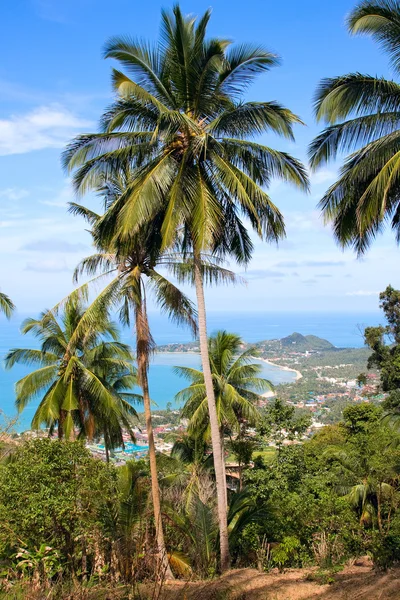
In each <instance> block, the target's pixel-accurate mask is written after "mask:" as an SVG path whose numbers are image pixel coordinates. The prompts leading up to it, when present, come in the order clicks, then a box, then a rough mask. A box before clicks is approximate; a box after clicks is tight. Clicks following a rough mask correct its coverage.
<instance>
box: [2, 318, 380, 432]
mask: <svg viewBox="0 0 400 600" xmlns="http://www.w3.org/2000/svg"><path fill="white" fill-rule="evenodd" d="M26 316H28V315H21V314H17V315H14V317H13V318H12V319H11V321H6V320H5V319H4V318H1V320H0V411H1V414H0V424H1V420H4V416H6V417H7V418H13V417H14V416H16V410H15V394H14V385H15V382H16V381H18V380H19V379H21V378H22V377H24V376H25V375H26V374H28V373H29V372H30V370H31V369H30V368H27V367H23V366H20V365H16V366H15V367H13V368H12V369H11V370H5V369H4V362H3V361H4V356H5V355H6V353H7V352H8V351H9V350H10V349H11V348H36V347H37V342H36V340H35V339H34V338H33V337H32V336H31V335H26V336H23V335H21V333H20V325H21V322H22V321H23V320H24V318H25V317H26ZM30 316H32V315H30ZM149 320H150V326H151V331H152V334H153V337H154V340H155V342H156V344H158V345H166V344H170V343H186V342H189V341H191V340H192V337H191V334H190V332H189V331H188V330H187V329H184V328H179V327H177V326H175V325H174V324H173V323H171V322H170V321H168V319H167V318H164V317H162V316H161V315H159V314H158V313H157V314H156V313H154V314H150V316H149ZM381 321H382V317H381V315H380V314H379V313H378V312H376V313H343V312H341V313H339V312H337V313H335V312H329V313H328V312H301V313H300V312H299V313H294V312H293V313H292V312H290V313H289V312H273V313H272V312H243V313H232V312H228V311H227V312H210V313H209V314H208V332H209V333H210V334H212V333H213V332H215V331H217V330H219V329H225V330H226V331H229V332H231V333H236V334H239V335H240V336H241V337H242V339H243V340H244V341H246V342H258V341H261V340H266V339H280V338H282V337H285V336H287V335H290V334H292V333H294V332H297V333H301V334H303V335H310V334H311V335H317V336H319V337H321V338H325V339H327V340H328V341H330V342H331V343H332V344H334V345H335V346H337V347H340V348H359V347H362V346H363V343H364V342H363V335H362V332H363V330H364V328H365V327H366V326H372V325H378V324H379V323H380V322H381ZM122 339H123V341H124V342H126V343H130V344H132V346H133V345H134V334H133V332H131V331H129V330H123V331H122ZM260 364H261V365H262V377H265V378H266V379H269V380H270V381H271V382H272V383H273V384H275V385H276V384H279V383H290V382H291V381H294V379H295V373H294V372H293V371H284V370H282V369H280V368H279V367H275V366H272V365H268V364H266V363H264V362H261V363H260ZM175 366H188V367H194V368H200V357H199V356H198V355H197V354H193V353H186V352H182V353H181V352H180V353H168V352H157V353H156V354H155V355H154V357H153V359H152V363H151V367H150V373H149V383H150V394H151V398H152V401H153V406H154V408H155V409H165V408H166V407H167V404H168V403H171V406H172V408H178V405H177V404H176V402H175V399H174V398H175V395H176V394H177V392H178V391H179V390H181V389H182V388H183V387H185V386H186V382H185V380H182V379H181V378H180V377H179V376H178V375H176V374H175V373H174V367H175ZM38 402H39V400H37V401H32V402H31V404H30V405H29V406H27V407H26V409H25V410H24V411H23V412H22V413H21V414H20V415H19V418H18V422H17V423H16V425H15V426H14V428H15V429H16V430H17V431H24V430H26V429H29V427H30V422H31V420H32V417H33V414H34V412H35V410H36V407H37V405H38ZM137 409H138V410H139V411H140V406H138V407H137Z"/></svg>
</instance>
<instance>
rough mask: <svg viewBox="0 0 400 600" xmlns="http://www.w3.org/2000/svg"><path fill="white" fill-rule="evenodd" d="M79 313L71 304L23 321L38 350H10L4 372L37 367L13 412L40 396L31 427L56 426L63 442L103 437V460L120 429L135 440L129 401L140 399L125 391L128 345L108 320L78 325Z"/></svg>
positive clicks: (131, 377) (130, 374)
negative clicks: (59, 313) (75, 437)
mask: <svg viewBox="0 0 400 600" xmlns="http://www.w3.org/2000/svg"><path fill="white" fill-rule="evenodd" d="M84 310H85V309H84V306H83V305H82V304H81V303H80V302H77V301H76V300H74V301H72V300H70V301H69V302H68V303H67V304H66V306H65V311H64V313H63V315H62V316H61V319H57V317H56V316H55V314H54V313H52V312H44V313H42V315H41V316H40V318H39V319H31V318H29V319H26V320H25V321H24V323H23V325H22V333H23V334H27V333H30V332H31V333H33V335H34V336H35V337H36V338H37V339H39V340H40V344H41V347H40V349H39V350H33V349H21V348H19V349H12V350H10V352H9V353H8V354H7V356H6V358H5V364H6V368H8V369H10V368H12V367H13V366H14V365H15V364H23V365H26V366H33V365H35V366H36V365H37V367H38V368H37V369H36V370H34V371H32V372H31V373H29V374H28V375H26V376H25V377H23V378H22V379H20V380H19V381H18V382H17V384H16V406H17V409H18V412H21V411H23V410H24V408H25V407H26V405H27V404H28V403H29V402H31V401H32V400H34V399H37V398H41V400H40V403H39V406H38V408H37V410H36V412H35V414H34V417H33V420H32V428H34V429H39V428H40V426H41V425H42V424H44V425H45V426H46V427H48V428H49V431H50V433H52V432H53V431H54V429H55V428H56V427H57V429H58V437H59V438H62V437H65V438H67V439H69V438H71V437H72V436H73V435H74V432H75V430H77V431H78V435H79V436H81V437H86V438H88V439H93V438H94V437H95V436H96V437H97V436H99V435H104V441H105V447H106V453H107V458H108V453H109V450H110V449H111V448H115V447H117V446H121V445H123V443H124V441H123V435H122V434H123V428H125V429H127V430H128V431H129V432H130V434H131V437H132V439H134V433H133V430H132V419H133V418H134V417H137V414H136V411H135V409H134V408H133V406H132V405H131V402H132V401H133V402H138V401H140V400H141V397H140V396H138V395H137V394H134V393H132V392H130V391H129V390H132V388H134V387H135V385H136V383H137V378H136V371H135V369H134V367H133V364H132V362H133V355H132V353H131V350H130V348H129V346H126V345H125V344H122V343H121V342H119V340H118V331H117V329H116V328H115V325H114V324H113V323H112V322H110V321H104V322H103V323H100V322H98V324H97V327H92V328H89V327H84V328H83V327H80V324H81V323H82V319H83V315H84ZM78 328H79V335H77V333H76V332H77V330H78Z"/></svg>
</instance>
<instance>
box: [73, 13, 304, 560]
mask: <svg viewBox="0 0 400 600" xmlns="http://www.w3.org/2000/svg"><path fill="white" fill-rule="evenodd" d="M209 19H210V12H209V11H207V12H206V13H205V14H204V15H203V16H202V17H201V18H200V19H198V20H196V19H194V18H192V17H185V16H184V15H182V13H181V10H180V8H179V6H175V8H174V10H173V14H169V13H168V12H165V11H163V12H162V31H161V38H160V41H159V43H158V44H156V45H154V46H151V45H149V44H146V43H141V42H137V41H135V40H132V39H128V38H114V39H112V40H111V41H110V42H109V43H108V44H107V47H106V57H109V58H114V59H117V60H118V61H119V62H120V64H121V66H122V67H123V68H124V70H125V73H123V72H121V71H119V70H114V71H113V83H114V86H115V89H116V90H117V91H118V93H119V98H118V99H117V100H116V101H115V103H114V104H113V105H112V106H111V107H110V109H109V110H108V111H107V112H106V114H105V115H104V117H103V123H102V125H103V131H102V132H101V133H99V134H89V135H83V136H80V137H78V138H76V140H74V141H73V142H72V143H71V144H70V145H69V147H68V148H67V150H66V152H65V154H64V164H65V166H66V167H67V168H68V170H70V171H73V170H75V175H74V183H75V187H76V189H77V191H79V192H80V193H84V192H85V191H87V190H88V189H91V187H92V186H93V183H94V182H96V180H97V177H98V174H99V173H101V174H103V175H104V176H105V177H106V178H107V177H108V176H109V175H110V174H111V173H112V172H114V171H115V169H118V168H119V167H120V165H121V164H124V163H125V161H127V160H128V161H129V163H130V165H131V167H132V168H134V169H135V176H134V177H133V178H132V180H131V182H130V184H129V186H128V187H127V188H126V190H125V192H124V194H122V195H121V197H120V198H119V200H118V202H116V203H115V204H114V205H113V207H112V209H111V210H109V211H107V212H106V214H105V215H104V217H103V218H102V221H101V223H99V229H100V230H101V231H102V234H103V235H107V234H109V235H112V234H113V232H114V223H115V219H116V218H117V220H118V224H119V230H120V233H121V235H128V236H129V235H130V234H131V232H132V231H133V230H134V229H135V228H136V227H138V225H139V224H140V223H143V222H146V221H147V222H148V221H151V219H153V217H154V215H156V214H159V213H160V207H162V210H163V211H164V218H163V223H162V228H161V232H162V236H163V245H164V247H168V246H169V245H170V244H172V243H173V242H174V241H175V238H176V234H177V230H178V229H179V228H182V229H181V230H180V231H181V232H183V235H182V239H183V240H184V242H185V243H184V248H186V249H187V248H190V250H191V251H192V253H193V278H194V281H195V285H196V297H197V305H198V324H199V337H200V347H201V354H202V366H203V372H204V374H205V385H206V388H207V397H208V408H209V417H210V425H211V432H212V444H213V454H214V459H215V472H216V478H217V494H218V498H219V523H220V525H219V527H220V540H221V568H222V570H224V569H226V568H228V566H229V548H228V537H227V521H226V502H225V494H224V481H223V470H222V463H221V460H220V456H221V449H220V436H219V427H218V418H217V411H216V405H215V398H214V393H213V385H212V375H211V371H210V365H209V360H208V347H207V327H206V312H205V302H204V290H203V279H202V269H201V254H202V252H204V251H207V252H210V251H211V252H219V253H221V254H226V253H230V254H232V255H233V256H234V257H235V259H237V260H238V261H239V262H241V263H244V264H246V263H247V262H248V261H249V259H250V256H251V251H252V242H251V239H250V237H249V235H248V233H247V230H246V226H245V224H244V222H243V221H242V218H243V217H246V218H248V220H249V222H250V224H251V226H252V228H253V229H254V230H255V231H256V233H257V234H258V235H259V236H260V237H261V238H262V239H266V240H274V241H276V240H278V239H279V238H280V237H282V236H283V235H284V223H283V217H282V214H281V213H280V211H279V210H278V208H277V207H276V206H275V205H274V204H273V202H272V201H271V199H270V197H269V196H268V194H267V193H266V192H265V187H267V186H268V184H269V182H270V180H271V178H273V177H278V178H279V179H282V180H285V181H289V182H291V183H293V184H294V185H296V186H298V187H300V188H302V189H307V186H308V183H307V176H306V173H305V170H304V168H303V166H302V165H301V163H299V162H298V161H297V160H296V159H294V158H293V157H291V156H290V155H289V154H287V153H284V152H279V151H276V150H275V149H273V148H271V147H268V146H265V145H262V144H259V143H258V142H256V141H254V139H253V138H254V137H255V136H257V135H260V134H263V133H269V132H273V133H275V134H278V135H281V136H283V137H286V138H288V139H293V125H294V124H295V123H300V122H301V121H300V119H299V118H298V117H297V116H296V115H294V114H293V113H292V112H291V111H290V110H288V109H287V108H285V107H283V106H281V105H280V104H278V103H277V102H274V101H272V102H271V101H270V102H244V101H243V94H244V91H245V90H246V89H247V87H248V86H249V84H250V83H251V82H252V81H253V80H254V78H255V77H256V76H257V75H258V74H260V73H262V72H264V71H267V70H269V69H270V68H271V67H274V66H276V65H277V64H278V62H279V61H278V58H277V56H275V55H274V54H271V53H270V52H268V51H267V50H265V49H264V48H262V47H260V46H256V45H251V44H250V45H246V44H243V45H240V46H238V47H231V48H230V43H229V42H228V41H227V40H223V39H216V38H212V39H208V38H206V32H207V25H208V22H209ZM110 223H112V224H113V225H112V226H111V228H110V227H109V225H110Z"/></svg>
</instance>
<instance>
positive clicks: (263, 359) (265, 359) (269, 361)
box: [254, 357, 303, 393]
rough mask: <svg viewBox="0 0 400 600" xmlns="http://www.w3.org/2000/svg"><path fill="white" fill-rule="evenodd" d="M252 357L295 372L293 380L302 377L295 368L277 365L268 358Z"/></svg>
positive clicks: (283, 369)
mask: <svg viewBox="0 0 400 600" xmlns="http://www.w3.org/2000/svg"><path fill="white" fill-rule="evenodd" d="M254 358H256V359H257V360H262V362H265V363H266V364H267V365H271V367H277V368H278V369H281V370H282V371H292V373H296V379H295V381H299V379H302V377H303V375H302V373H300V371H298V370H297V369H293V368H291V367H286V366H283V365H279V364H277V363H274V362H272V360H268V358H258V357H254ZM267 393H268V392H267Z"/></svg>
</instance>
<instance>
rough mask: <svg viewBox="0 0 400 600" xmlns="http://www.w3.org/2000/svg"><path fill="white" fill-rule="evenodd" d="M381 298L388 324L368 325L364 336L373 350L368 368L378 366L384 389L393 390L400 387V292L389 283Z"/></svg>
mask: <svg viewBox="0 0 400 600" xmlns="http://www.w3.org/2000/svg"><path fill="white" fill-rule="evenodd" d="M379 299H380V307H381V308H382V309H383V312H384V315H385V318H386V321H387V325H386V326H382V325H380V326H378V327H367V328H366V329H365V332H364V338H365V343H366V344H367V346H369V348H371V350H372V354H371V355H370V357H369V358H368V368H369V369H370V368H373V367H377V368H378V369H379V372H380V378H381V384H382V388H383V390H384V391H391V390H396V389H398V388H400V292H399V291H398V290H395V289H394V288H392V286H390V285H389V286H388V287H387V288H386V290H385V291H384V292H382V293H381V294H380V295H379ZM388 342H389V343H388Z"/></svg>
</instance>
